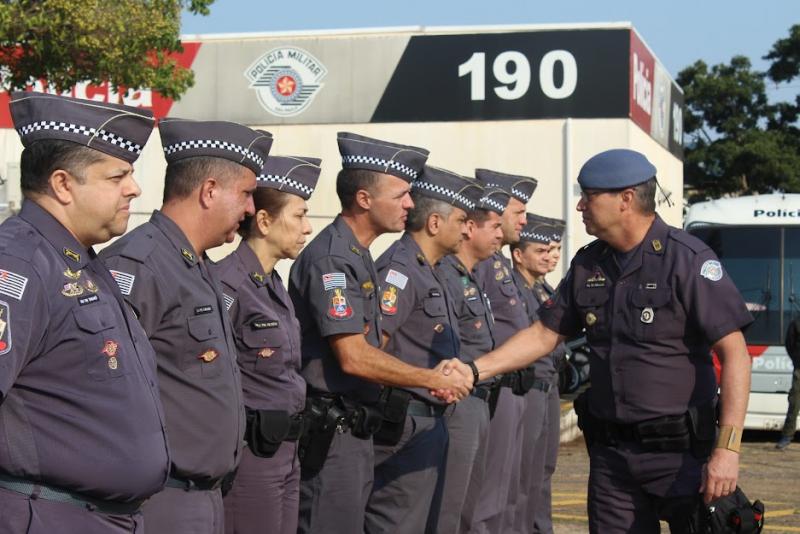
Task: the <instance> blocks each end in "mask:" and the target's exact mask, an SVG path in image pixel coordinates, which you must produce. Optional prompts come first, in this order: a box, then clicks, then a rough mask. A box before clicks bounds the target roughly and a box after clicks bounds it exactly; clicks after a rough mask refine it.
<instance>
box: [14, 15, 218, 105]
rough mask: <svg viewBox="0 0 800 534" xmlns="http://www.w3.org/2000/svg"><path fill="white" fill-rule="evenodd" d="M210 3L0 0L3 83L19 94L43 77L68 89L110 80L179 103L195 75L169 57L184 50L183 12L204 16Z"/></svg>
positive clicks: (114, 85)
mask: <svg viewBox="0 0 800 534" xmlns="http://www.w3.org/2000/svg"><path fill="white" fill-rule="evenodd" d="M213 1H214V0H127V1H119V0H3V1H0V66H2V71H0V83H2V86H3V88H5V89H22V88H24V87H25V86H26V85H28V84H29V83H30V81H31V80H32V79H46V80H47V82H48V83H49V84H50V86H52V87H54V88H55V89H57V90H65V89H69V88H70V87H72V86H74V85H75V84H76V83H78V82H82V81H91V82H93V83H102V82H104V81H108V82H109V83H110V84H111V85H112V86H113V87H115V88H116V89H117V90H122V89H126V88H139V87H150V88H152V89H155V90H157V91H158V92H159V93H161V94H162V95H164V96H167V97H170V98H178V97H180V95H181V94H183V93H184V92H185V91H186V90H187V89H188V88H189V87H191V86H192V84H193V83H194V76H193V73H192V71H191V70H189V69H186V68H184V67H181V66H180V65H178V64H177V63H176V61H175V60H174V59H173V58H171V57H170V56H169V54H170V53H171V52H178V51H180V50H181V43H180V39H179V32H180V16H181V10H182V9H183V8H186V9H188V10H189V11H190V12H192V13H196V14H201V15H207V14H208V12H209V9H208V6H210V5H211V4H212V3H213Z"/></svg>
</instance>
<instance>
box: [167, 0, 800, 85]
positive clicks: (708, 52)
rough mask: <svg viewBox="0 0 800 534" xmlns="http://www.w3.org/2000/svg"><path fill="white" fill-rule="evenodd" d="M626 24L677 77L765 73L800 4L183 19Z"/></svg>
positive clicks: (316, 12) (252, 10) (452, 6)
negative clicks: (730, 69) (696, 68)
mask: <svg viewBox="0 0 800 534" xmlns="http://www.w3.org/2000/svg"><path fill="white" fill-rule="evenodd" d="M619 21H630V22H632V23H633V25H634V27H635V28H636V29H637V30H638V31H639V34H640V35H641V36H642V37H643V38H644V40H645V42H647V44H648V45H649V46H650V48H651V49H652V50H653V51H654V52H655V54H656V56H658V58H659V59H660V60H661V62H662V63H663V64H664V66H665V67H666V68H667V70H669V72H670V74H672V76H673V77H674V76H675V75H677V73H678V72H679V71H680V70H681V69H683V68H684V67H686V66H687V65H689V64H691V63H693V62H694V61H695V60H697V59H703V60H704V61H706V63H709V64H715V63H720V62H724V61H728V60H729V59H730V58H731V57H732V56H734V55H737V54H741V55H745V56H747V57H749V58H750V59H751V60H752V61H753V63H754V65H755V66H756V67H757V68H759V69H765V68H766V62H764V61H762V60H761V57H762V56H763V55H765V54H766V53H767V52H768V50H769V49H770V47H771V46H772V44H773V43H774V42H775V41H776V40H777V39H779V38H783V37H786V36H788V33H789V32H788V30H789V27H790V26H791V25H792V24H797V23H800V0H727V1H722V0H670V1H662V2H653V1H652V0H638V1H633V0H628V1H623V0H550V1H542V0H527V1H526V0H493V1H486V0H484V1H478V0H403V1H400V2H390V1H387V0H293V1H291V0H290V1H286V0H283V1H274V0H217V1H216V2H215V3H214V4H212V5H211V15H209V16H208V17H198V16H188V15H187V16H184V19H183V27H182V33H183V34H207V33H232V32H236V33H240V32H270V31H289V30H318V29H338V28H375V27H387V26H463V25H484V24H488V25H496V24H541V23H569V22H619ZM796 87H800V83H798V85H796V86H793V87H792V89H794V93H797V92H798V91H797V90H796ZM784 91H785V90H784ZM784 91H781V93H784ZM772 96H775V95H772Z"/></svg>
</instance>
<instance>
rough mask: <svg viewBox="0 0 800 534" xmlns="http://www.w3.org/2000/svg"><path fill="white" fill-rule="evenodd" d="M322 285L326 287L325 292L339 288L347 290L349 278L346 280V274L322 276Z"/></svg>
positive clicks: (326, 274)
mask: <svg viewBox="0 0 800 534" xmlns="http://www.w3.org/2000/svg"><path fill="white" fill-rule="evenodd" d="M322 285H323V286H324V287H325V291H330V290H332V289H335V288H337V287H340V288H342V289H346V288H347V278H345V276H344V273H325V274H323V275H322Z"/></svg>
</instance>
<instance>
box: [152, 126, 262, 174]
mask: <svg viewBox="0 0 800 534" xmlns="http://www.w3.org/2000/svg"><path fill="white" fill-rule="evenodd" d="M158 130H159V132H161V145H162V146H163V147H164V156H165V157H166V158H167V164H169V163H173V162H175V161H180V160H182V159H185V158H192V157H198V156H203V157H212V158H222V159H227V160H229V161H233V162H236V163H239V164H241V165H244V166H245V167H247V168H248V169H250V170H251V171H253V172H254V173H256V176H257V175H259V174H260V173H261V169H263V168H264V164H265V163H266V161H267V155H268V154H269V149H270V147H271V146H272V134H271V133H269V132H265V131H263V130H252V129H250V128H248V127H247V126H242V125H241V124H237V123H235V122H225V121H193V120H188V119H177V118H175V119H172V118H167V119H161V120H159V121H158Z"/></svg>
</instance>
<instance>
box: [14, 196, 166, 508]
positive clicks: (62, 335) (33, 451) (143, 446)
mask: <svg viewBox="0 0 800 534" xmlns="http://www.w3.org/2000/svg"><path fill="white" fill-rule="evenodd" d="M0 394H1V395H2V405H0V472H2V473H5V474H8V475H12V476H16V477H22V478H26V479H30V480H36V481H42V482H44V483H46V484H50V485H53V486H58V487H62V488H65V489H69V490H72V491H75V492H78V493H81V494H84V495H87V496H92V497H95V498H98V499H104V500H117V501H130V500H137V499H144V498H147V497H149V496H150V495H152V494H154V493H156V492H158V491H160V490H161V488H162V487H163V486H164V483H165V482H166V479H167V474H168V472H169V455H168V451H167V443H166V434H165V430H164V413H163V409H162V406H161V401H160V400H159V398H158V388H157V384H156V368H155V355H154V353H153V349H152V347H151V346H150V343H149V342H148V341H147V336H146V335H145V333H144V332H143V331H142V328H141V327H140V326H139V323H138V322H137V321H136V319H135V318H134V317H133V314H132V313H131V311H130V309H129V308H128V306H127V305H125V303H124V302H123V300H122V297H121V296H120V294H119V290H118V289H117V286H116V284H115V283H114V280H113V279H112V278H111V275H110V274H109V272H108V270H107V269H106V268H105V266H104V265H103V263H102V262H101V261H100V260H99V259H98V258H96V257H95V256H94V252H93V251H92V250H86V249H85V248H84V247H83V246H82V245H81V244H79V243H78V242H77V241H76V240H75V238H74V237H73V236H72V234H70V233H69V232H68V231H67V230H66V229H65V228H64V227H63V226H62V225H61V224H60V223H59V222H58V221H57V220H56V219H55V218H53V217H52V216H51V215H50V214H49V213H48V212H46V211H45V210H43V209H42V208H41V207H39V206H38V205H37V204H35V203H34V202H32V201H29V200H26V201H25V202H24V203H23V205H22V211H21V212H20V214H19V216H18V217H11V218H10V219H8V220H7V221H6V222H4V223H3V225H2V226H0Z"/></svg>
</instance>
